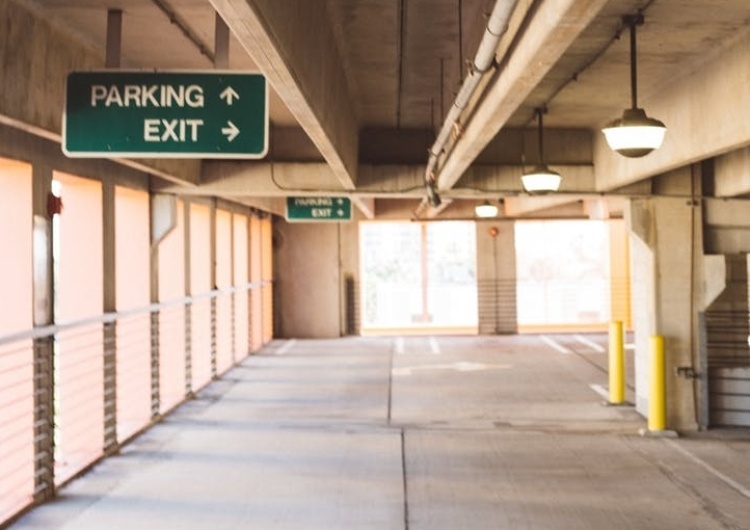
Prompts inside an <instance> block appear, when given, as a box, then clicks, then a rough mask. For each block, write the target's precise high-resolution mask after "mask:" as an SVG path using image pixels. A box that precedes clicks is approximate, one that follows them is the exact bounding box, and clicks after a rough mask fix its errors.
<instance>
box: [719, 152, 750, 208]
mask: <svg viewBox="0 0 750 530" xmlns="http://www.w3.org/2000/svg"><path fill="white" fill-rule="evenodd" d="M714 168H715V169H714V171H715V173H714V193H715V194H716V196H717V197H733V196H736V195H744V194H747V193H750V148H748V147H745V148H743V149H738V150H736V151H732V152H731V153H727V154H726V155H722V156H719V157H717V158H716V160H715V165H714Z"/></svg>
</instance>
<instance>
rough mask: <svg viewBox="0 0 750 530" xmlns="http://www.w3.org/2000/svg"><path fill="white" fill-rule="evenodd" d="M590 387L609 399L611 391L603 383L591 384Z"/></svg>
mask: <svg viewBox="0 0 750 530" xmlns="http://www.w3.org/2000/svg"><path fill="white" fill-rule="evenodd" d="M589 387H590V388H591V390H593V391H594V392H596V393H597V394H599V395H600V396H602V397H603V398H604V399H609V392H608V391H607V389H606V388H604V387H603V386H602V385H596V384H590V385H589Z"/></svg>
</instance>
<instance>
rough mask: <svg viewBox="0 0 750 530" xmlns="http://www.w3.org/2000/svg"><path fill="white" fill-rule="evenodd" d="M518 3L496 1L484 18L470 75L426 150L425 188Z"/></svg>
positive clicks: (492, 61) (515, 0)
mask: <svg viewBox="0 0 750 530" xmlns="http://www.w3.org/2000/svg"><path fill="white" fill-rule="evenodd" d="M517 3H518V0H497V1H496V2H495V7H494V8H493V9H492V13H491V14H490V18H489V20H488V21H487V28H486V29H485V31H484V36H483V37H482V40H481V42H480V43H479V48H478V49H477V53H476V55H475V56H474V61H473V62H472V64H471V69H470V71H469V75H468V76H467V77H466V79H465V80H464V82H463V84H462V85H461V89H460V90H459V91H458V95H457V96H456V99H455V101H454V102H453V105H451V109H450V111H448V115H447V116H446V118H445V121H444V122H443V126H442V128H441V129H440V133H439V134H438V136H437V139H436V140H435V143H434V144H433V145H432V147H430V149H429V159H428V161H427V169H426V171H425V184H426V185H427V186H428V190H429V187H430V186H432V187H433V188H434V186H435V167H436V166H437V162H438V157H439V156H440V154H441V153H442V152H443V149H444V148H445V145H446V143H447V142H448V139H449V138H450V135H451V133H452V132H453V131H454V130H456V128H457V127H458V125H459V118H460V117H461V113H462V112H463V111H464V110H465V109H466V107H467V106H468V104H469V101H471V98H472V97H473V95H474V92H476V89H477V87H478V86H479V82H480V81H481V80H482V77H483V76H484V74H485V73H487V72H488V71H489V70H490V69H492V67H493V66H494V64H495V51H496V50H497V47H498V45H499V44H500V39H501V38H502V37H503V35H504V34H505V32H506V31H508V22H509V21H510V17H511V15H512V14H513V10H514V9H515V7H516V4H517Z"/></svg>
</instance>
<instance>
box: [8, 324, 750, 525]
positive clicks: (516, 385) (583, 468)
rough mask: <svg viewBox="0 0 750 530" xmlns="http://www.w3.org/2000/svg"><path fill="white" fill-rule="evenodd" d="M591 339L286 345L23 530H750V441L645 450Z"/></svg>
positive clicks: (105, 466)
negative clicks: (606, 393)
mask: <svg viewBox="0 0 750 530" xmlns="http://www.w3.org/2000/svg"><path fill="white" fill-rule="evenodd" d="M545 339H546V340H545ZM585 339H586V341H581V340H577V339H575V338H572V337H570V336H567V337H563V336H551V337H547V338H543V337H540V336H518V337H462V338H458V337H405V338H352V339H342V340H331V341H323V340H317V341H303V340H299V341H286V342H284V341H277V342H274V343H272V344H271V345H270V346H269V347H268V348H266V349H265V350H264V351H263V352H262V353H261V354H259V355H256V356H254V357H251V358H249V359H247V360H246V361H245V362H244V363H243V364H242V365H241V366H239V367H237V368H236V369H234V370H233V371H231V372H230V373H229V374H228V375H227V376H226V377H225V378H224V379H223V380H222V381H218V382H215V383H213V384H211V385H210V386H209V387H207V388H206V389H205V390H204V391H203V392H202V393H201V394H200V395H199V397H198V398H197V399H196V400H194V401H191V402H190V403H188V404H186V405H185V406H183V407H182V408H180V409H178V410H177V411H176V412H175V413H174V414H173V415H171V416H170V417H169V418H167V419H166V420H165V421H164V422H163V423H162V424H160V425H158V426H157V427H155V428H154V429H152V430H151V431H149V432H147V433H146V434H144V435H143V436H141V437H140V438H138V439H137V440H136V441H135V442H133V443H132V444H130V445H129V446H127V447H126V448H124V449H123V451H122V454H121V455H119V456H117V457H113V458H110V459H109V460H106V461H105V462H103V463H102V464H101V465H99V466H97V467H96V468H95V469H94V470H93V471H92V472H90V473H89V474H87V475H86V476H85V477H83V478H81V479H79V480H77V481H75V482H73V483H72V484H70V485H69V486H68V487H67V488H65V489H64V490H63V491H62V492H61V495H60V498H59V499H58V500H57V501H55V502H53V503H50V504H48V505H45V506H43V507H41V508H38V509H36V510H34V511H32V512H30V513H28V514H27V515H26V516H25V517H23V518H22V519H21V520H19V521H18V522H17V523H16V524H15V525H13V526H11V528H12V529H13V530H42V529H44V530H55V529H66V530H120V529H122V530H126V529H127V530H133V529H136V528H137V529H139V530H149V529H153V530H166V529H170V530H171V529H175V530H194V529H195V530H197V529H211V530H228V529H263V530H281V529H284V530H287V529H295V530H296V529H299V530H323V529H326V530H332V529H342V530H353V529H378V530H407V529H408V530H460V529H467V530H484V529H487V530H490V529H492V530H503V529H513V530H548V529H549V530H588V529H592V530H593V529H595V530H602V529H607V530H625V529H628V530H636V529H637V530H652V529H653V530H664V529H673V528H679V529H680V530H693V529H694V530H699V529H700V530H704V529H705V530H709V529H717V530H718V529H750V436H749V435H748V433H746V432H740V431H733V432H726V431H725V432H710V433H708V434H700V435H694V436H690V437H683V438H680V439H677V440H670V439H662V438H658V439H657V438H644V437H641V436H639V435H638V434H637V432H638V429H639V428H640V427H643V426H644V422H643V420H642V418H640V417H639V416H638V415H637V414H635V412H634V411H633V410H632V409H631V408H627V407H625V408H618V407H606V406H603V405H602V397H601V396H600V395H599V394H598V393H597V392H596V391H595V390H594V389H596V388H601V386H603V385H606V378H605V374H604V372H603V371H602V370H600V369H599V368H597V366H600V365H603V364H604V363H605V362H606V355H605V354H604V353H602V352H601V351H598V348H597V347H596V345H597V344H600V345H602V346H605V345H606V337H605V336H603V335H600V336H587V337H585ZM550 340H551V342H550ZM592 340H593V343H592V342H591V341H592ZM561 345H563V346H564V347H562V348H558V347H556V346H561ZM566 350H567V353H566ZM592 385H594V386H593V387H592ZM596 385H600V386H599V387H597V386H596Z"/></svg>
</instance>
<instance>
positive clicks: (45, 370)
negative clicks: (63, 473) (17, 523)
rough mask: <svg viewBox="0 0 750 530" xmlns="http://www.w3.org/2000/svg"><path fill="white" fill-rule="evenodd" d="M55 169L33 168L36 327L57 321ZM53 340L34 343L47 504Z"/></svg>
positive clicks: (37, 472) (39, 468)
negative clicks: (51, 196)
mask: <svg viewBox="0 0 750 530" xmlns="http://www.w3.org/2000/svg"><path fill="white" fill-rule="evenodd" d="M51 181H52V168H51V167H49V166H47V165H43V164H35V165H34V167H33V186H34V187H33V201H34V207H33V208H34V227H33V230H34V248H33V253H34V255H33V261H34V264H33V267H34V326H35V327H43V326H47V325H50V324H52V323H53V322H54V289H53V272H52V266H53V263H52V216H51V215H49V212H48V207H47V201H48V199H49V194H50V191H51V186H50V183H51ZM54 372H55V356H54V339H53V337H44V338H40V339H36V340H35V341H34V466H35V469H34V492H35V493H34V500H35V501H38V502H42V501H47V500H50V499H52V498H53V497H54V496H55V458H54V455H55V437H54V433H55V410H54Z"/></svg>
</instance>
